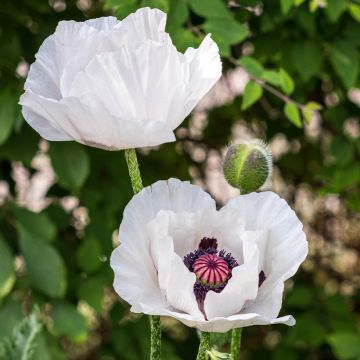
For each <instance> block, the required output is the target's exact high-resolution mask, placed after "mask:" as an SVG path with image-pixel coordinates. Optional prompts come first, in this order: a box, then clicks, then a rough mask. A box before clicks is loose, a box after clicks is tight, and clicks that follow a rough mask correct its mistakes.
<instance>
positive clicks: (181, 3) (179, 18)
mask: <svg viewBox="0 0 360 360" xmlns="http://www.w3.org/2000/svg"><path fill="white" fill-rule="evenodd" d="M188 16H189V8H188V6H187V3H186V1H185V0H170V12H169V14H168V20H167V23H166V28H167V30H168V31H169V32H170V33H171V32H173V31H175V30H176V29H177V28H180V27H181V26H182V25H183V24H184V23H185V21H186V20H187V19H188Z"/></svg>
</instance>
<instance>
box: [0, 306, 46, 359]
mask: <svg viewBox="0 0 360 360" xmlns="http://www.w3.org/2000/svg"><path fill="white" fill-rule="evenodd" d="M41 328H42V324H41V322H40V320H39V314H38V310H36V311H34V312H33V313H32V314H31V315H30V316H28V317H27V318H25V319H23V320H22V321H21V323H19V324H18V325H17V326H16V327H15V328H14V330H13V334H12V336H11V337H10V338H9V339H6V340H4V342H3V349H4V352H5V359H6V360H37V359H36V358H35V350H36V348H37V335H38V334H39V333H40V331H41ZM0 345H1V344H0ZM0 356H1V355H0Z"/></svg>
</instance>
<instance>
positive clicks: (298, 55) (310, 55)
mask: <svg viewBox="0 0 360 360" xmlns="http://www.w3.org/2000/svg"><path fill="white" fill-rule="evenodd" d="M291 56H292V63H293V66H294V68H295V69H296V70H297V71H298V72H299V74H300V76H301V77H302V78H303V79H304V81H308V80H310V78H311V77H312V76H315V75H317V76H319V75H320V70H321V68H322V65H323V60H324V57H323V53H322V51H321V48H320V47H319V44H317V43H315V42H312V41H310V40H307V41H304V42H301V43H296V44H294V45H293V47H292V49H291Z"/></svg>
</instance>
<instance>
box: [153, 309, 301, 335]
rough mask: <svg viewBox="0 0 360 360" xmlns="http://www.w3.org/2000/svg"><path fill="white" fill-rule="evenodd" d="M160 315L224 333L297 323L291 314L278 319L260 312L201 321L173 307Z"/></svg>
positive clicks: (201, 328)
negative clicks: (251, 327)
mask: <svg viewBox="0 0 360 360" xmlns="http://www.w3.org/2000/svg"><path fill="white" fill-rule="evenodd" d="M159 315H164V316H171V317H173V318H175V319H177V320H179V321H181V322H182V323H184V324H185V325H187V326H189V327H195V328H197V329H199V330H201V331H207V332H218V333H224V332H227V331H229V330H231V329H236V328H242V327H247V326H254V325H271V324H285V325H288V326H293V325H295V320H294V318H293V317H292V316H291V315H288V316H283V317H280V318H277V319H271V318H266V317H263V316H261V315H258V314H254V313H248V314H239V315H232V316H229V317H218V318H215V319H212V320H209V321H205V320H203V321H199V320H196V319H193V318H192V317H191V316H190V315H188V314H183V313H180V312H176V311H174V310H173V309H168V310H165V311H163V312H161V314H159Z"/></svg>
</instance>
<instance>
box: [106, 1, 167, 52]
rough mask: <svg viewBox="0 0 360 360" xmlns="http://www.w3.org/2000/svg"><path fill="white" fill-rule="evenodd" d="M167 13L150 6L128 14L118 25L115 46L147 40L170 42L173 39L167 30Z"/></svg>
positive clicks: (113, 39) (114, 40)
mask: <svg viewBox="0 0 360 360" xmlns="http://www.w3.org/2000/svg"><path fill="white" fill-rule="evenodd" d="M165 26H166V14H165V13H164V12H163V11H161V10H159V9H150V8H148V7H145V8H141V9H138V10H137V11H136V12H135V13H133V14H130V15H129V16H127V17H126V18H125V19H124V20H123V21H121V22H120V23H119V24H118V25H117V26H116V31H115V32H114V36H112V41H113V46H114V47H115V48H117V46H118V41H120V42H121V44H137V43H140V42H144V41H147V40H153V41H156V42H158V43H170V44H171V39H170V37H169V36H168V34H167V33H166V32H165Z"/></svg>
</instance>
